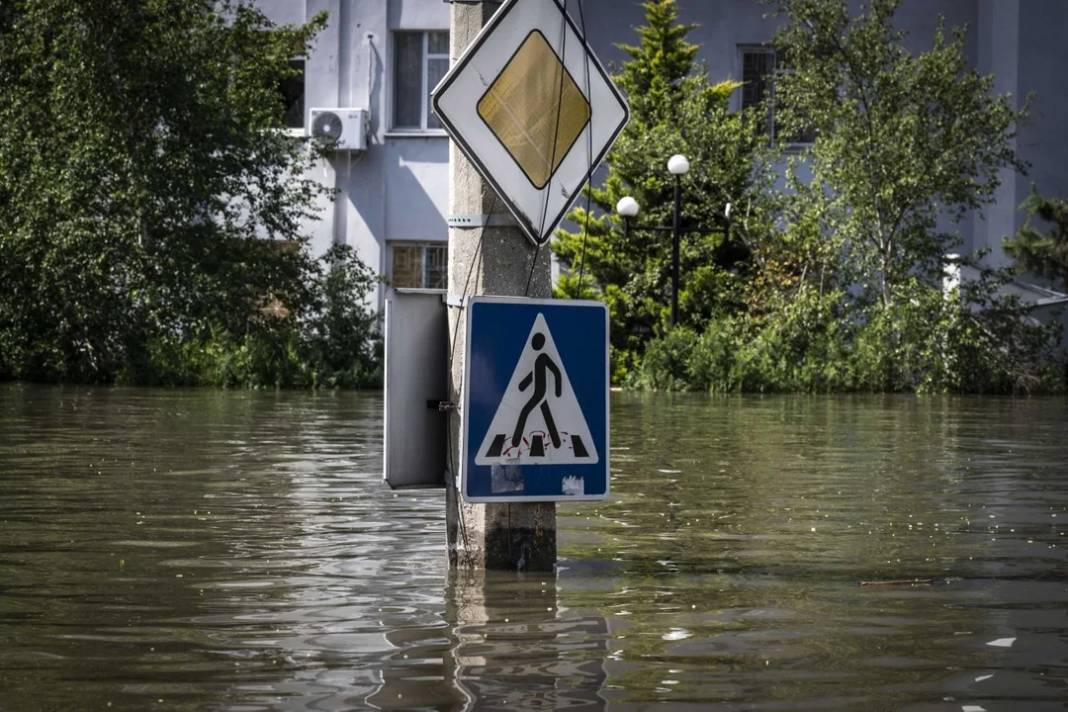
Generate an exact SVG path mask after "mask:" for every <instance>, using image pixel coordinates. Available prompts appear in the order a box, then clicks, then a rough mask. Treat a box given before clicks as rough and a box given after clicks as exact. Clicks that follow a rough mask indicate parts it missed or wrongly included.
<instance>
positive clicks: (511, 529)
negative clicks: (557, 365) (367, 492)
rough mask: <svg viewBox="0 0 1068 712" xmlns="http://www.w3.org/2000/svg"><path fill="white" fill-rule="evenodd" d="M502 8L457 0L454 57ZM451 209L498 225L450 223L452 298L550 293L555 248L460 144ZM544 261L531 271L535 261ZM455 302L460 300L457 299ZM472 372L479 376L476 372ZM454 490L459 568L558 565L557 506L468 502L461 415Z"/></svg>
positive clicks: (455, 327)
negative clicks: (462, 480) (522, 225)
mask: <svg viewBox="0 0 1068 712" xmlns="http://www.w3.org/2000/svg"><path fill="white" fill-rule="evenodd" d="M499 6H500V3H497V2H482V3H477V4H463V3H453V4H452V8H451V12H452V20H451V28H450V29H451V33H450V42H451V47H450V53H451V55H452V59H453V62H455V61H456V59H457V58H458V57H459V56H460V55H461V54H463V51H464V50H465V49H466V48H467V46H468V45H469V44H470V43H471V42H472V41H473V40H474V39H475V36H476V35H477V34H478V31H479V30H480V29H481V28H482V26H483V25H484V24H485V23H486V22H487V21H488V20H489V18H490V17H491V16H492V15H493V13H494V12H495V11H496V10H497V8H498V7H499ZM449 167H450V175H449V213H450V214H451V215H475V216H487V217H488V218H489V220H490V222H491V223H492V225H490V226H487V227H475V228H456V227H453V228H450V229H449V296H450V297H451V298H459V297H461V296H464V295H466V296H467V297H472V296H475V295H479V294H491V295H497V296H524V293H525V292H526V289H527V279H528V277H529V278H530V290H529V293H528V294H526V296H529V297H548V296H550V295H551V292H552V286H551V282H550V274H549V270H550V268H549V247H548V246H545V247H543V248H542V249H541V250H535V248H534V246H533V245H532V244H531V242H530V240H528V239H527V238H526V236H525V235H524V234H523V232H522V231H521V230H520V229H519V227H518V226H516V225H515V224H514V222H513V221H512V220H511V218H510V216H508V217H506V216H507V215H508V211H507V209H506V208H505V206H504V204H503V203H502V202H501V201H500V200H499V199H497V198H496V197H495V196H494V192H493V188H492V187H490V186H489V185H487V184H486V183H485V181H483V180H482V176H481V175H479V173H478V171H477V170H476V169H475V167H474V166H473V165H472V164H471V163H470V162H469V161H468V160H467V159H466V158H465V157H464V155H463V153H462V152H461V151H459V150H458V149H457V147H456V144H455V143H450V149H449ZM532 261H536V264H534V267H533V274H532V273H531V262H532ZM450 301H453V299H450ZM466 316H467V315H466V313H465V312H464V311H463V309H461V308H459V307H456V306H450V307H449V345H450V348H449V354H450V360H449V372H450V384H449V391H450V393H449V399H450V400H451V401H452V402H453V403H462V402H463V398H462V394H461V390H460V389H461V387H462V386H464V385H465V384H464V383H463V378H464V340H465V323H466ZM472 378H478V376H477V375H476V374H473V375H472ZM450 423H451V429H450V433H449V447H450V448H451V453H450V456H449V458H448V462H447V463H446V465H447V470H448V479H449V485H448V487H447V489H446V511H447V518H446V526H447V531H448V543H449V564H450V566H453V567H472V568H486V569H511V570H516V569H526V570H531V571H550V570H552V568H553V566H554V565H555V564H556V505H555V504H554V503H552V502H547V503H541V502H537V503H527V502H521V503H512V504H468V503H465V502H463V500H462V498H461V496H460V493H459V491H458V489H457V487H458V482H457V477H458V476H459V467H460V427H459V426H460V419H459V418H456V417H453V418H450Z"/></svg>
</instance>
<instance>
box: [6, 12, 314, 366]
mask: <svg viewBox="0 0 1068 712" xmlns="http://www.w3.org/2000/svg"><path fill="white" fill-rule="evenodd" d="M324 23H325V16H319V17H316V18H315V19H314V20H313V21H312V22H310V23H309V24H307V25H305V26H301V27H276V26H273V25H272V23H270V22H269V21H268V20H267V19H266V18H265V17H264V16H263V14H262V13H260V12H259V11H258V10H256V9H255V8H254V7H252V6H251V5H250V4H248V3H247V2H243V1H241V0H238V1H237V2H230V1H229V0H225V1H223V2H216V1H215V0H145V1H144V2H126V1H124V0H100V1H99V2H85V3H81V2H79V3H72V2H67V1H66V0H9V1H8V2H5V3H4V4H3V12H2V13H0V96H3V97H4V101H3V102H0V122H2V123H3V125H4V127H5V130H4V132H2V133H0V377H9V378H10V377H14V378H29V379H46V380H76V381H112V380H115V379H118V378H129V379H132V380H150V381H153V380H162V381H165V382H170V381H179V382H186V381H190V380H192V381H202V380H209V381H212V380H226V379H222V378H213V377H210V376H208V375H206V374H207V373H208V371H210V370H211V367H209V366H208V365H206V364H205V360H207V361H211V360H212V359H214V363H215V365H218V363H219V362H221V361H222V360H225V359H226V358H229V356H233V354H229V356H228V355H227V353H226V349H227V348H230V347H233V348H234V349H239V345H240V348H244V349H246V350H248V349H252V350H253V351H255V350H256V349H258V348H259V346H262V345H263V344H276V345H277V344H283V343H286V344H289V346H288V347H287V348H288V349H289V352H290V353H289V356H288V357H287V359H288V363H290V365H292V364H293V363H295V362H299V361H300V358H299V357H298V356H296V355H295V354H296V352H297V351H299V350H300V349H301V348H305V347H306V345H307V344H306V342H307V341H308V340H309V339H308V338H306V337H305V335H304V332H303V331H302V330H301V329H302V324H305V323H310V321H311V320H312V317H313V314H314V311H315V309H316V308H317V305H318V304H321V303H322V302H323V300H324V298H325V297H324V294H323V292H322V290H323V289H324V285H325V284H326V282H325V281H324V280H325V277H323V276H322V270H323V265H320V264H317V262H316V261H315V260H314V259H312V257H311V256H310V254H309V251H308V249H307V238H306V237H305V236H304V235H303V234H302V232H301V226H302V225H303V224H305V222H306V221H307V220H308V219H309V218H310V217H312V215H311V212H310V209H309V206H311V205H313V204H314V202H315V200H316V199H317V198H318V197H319V196H321V195H322V194H323V191H324V189H323V188H321V187H320V186H319V185H317V184H316V183H315V182H313V181H311V180H308V179H304V178H301V177H300V176H302V175H305V171H306V168H307V167H308V166H309V165H310V161H311V160H313V158H314V152H313V151H312V150H309V147H308V146H307V145H305V144H304V143H303V142H302V141H299V140H294V139H293V138H292V137H290V136H288V135H287V134H286V133H285V132H284V131H281V130H280V129H282V128H283V127H282V120H281V119H282V113H283V107H282V98H281V95H280V92H279V89H278V87H279V81H280V79H281V78H283V77H286V76H291V72H292V70H291V69H290V67H289V61H290V59H291V58H292V57H294V56H296V55H300V54H304V53H305V52H306V50H307V47H308V45H309V43H310V41H311V40H312V38H313V36H314V35H315V33H316V32H317V31H318V30H319V29H320V28H321V27H323V25H324ZM272 348H273V347H272ZM272 348H265V349H261V350H262V351H264V352H269V353H274V350H272ZM239 350H240V349H239ZM305 350H306V349H305ZM283 351H284V349H283ZM308 353H310V352H308ZM213 354H214V356H213ZM272 358H273V357H272ZM260 363H261V365H263V364H269V363H280V362H279V361H277V359H276V360H274V361H272V360H271V359H262V360H261V361H260ZM272 368H273V367H269V366H268V367H267V371H268V372H265V373H261V374H260V376H261V378H260V379H259V380H261V381H266V382H276V383H294V382H299V381H302V380H307V378H305V377H301V378H296V376H294V375H293V373H292V372H291V371H292V370H293V369H288V370H287V369H282V370H277V369H275V370H273V371H272V370H271V369H272ZM287 368H288V367H287Z"/></svg>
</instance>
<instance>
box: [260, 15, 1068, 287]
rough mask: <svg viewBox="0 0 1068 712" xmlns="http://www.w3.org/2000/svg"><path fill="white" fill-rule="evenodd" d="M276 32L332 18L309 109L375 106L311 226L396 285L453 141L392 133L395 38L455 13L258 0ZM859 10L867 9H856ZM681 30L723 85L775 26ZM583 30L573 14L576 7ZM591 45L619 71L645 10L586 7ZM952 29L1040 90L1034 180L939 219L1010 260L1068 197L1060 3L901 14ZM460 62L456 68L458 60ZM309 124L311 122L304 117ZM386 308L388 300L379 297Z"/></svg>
mask: <svg viewBox="0 0 1068 712" xmlns="http://www.w3.org/2000/svg"><path fill="white" fill-rule="evenodd" d="M257 2H258V5H259V6H260V7H261V8H262V9H263V10H264V11H265V12H266V13H267V14H268V16H269V17H271V18H272V19H274V20H275V21H277V22H282V23H295V22H303V21H305V20H306V19H307V18H310V17H312V16H313V15H314V14H315V13H316V12H319V11H326V12H328V13H329V18H330V19H329V26H328V27H327V29H326V30H325V31H324V32H323V33H322V34H321V35H320V37H319V38H318V40H317V43H316V46H315V49H314V51H313V52H312V54H311V56H310V57H309V59H308V62H307V69H306V72H307V79H306V98H305V107H306V110H307V109H310V108H312V107H318V106H355V107H361V108H367V109H368V110H369V111H370V116H371V129H372V137H371V143H370V147H369V149H368V150H367V151H366V152H365V153H363V154H356V153H354V154H351V155H346V154H340V155H338V156H335V157H333V158H331V159H329V160H324V161H322V162H321V163H320V165H318V166H316V168H315V170H314V175H315V177H316V178H318V179H320V180H322V181H323V182H324V183H326V184H327V185H330V186H333V187H336V188H338V190H339V194H338V198H337V201H336V202H335V203H334V204H333V205H326V204H324V206H323V208H324V210H323V213H322V219H321V220H320V221H318V222H317V223H315V224H314V225H313V226H312V232H313V234H314V243H313V244H314V247H315V249H316V250H317V251H322V250H325V249H326V248H327V247H328V246H329V245H330V244H331V243H332V242H340V243H344V244H350V245H353V246H354V247H355V248H356V249H357V250H358V251H359V254H360V257H361V258H362V259H363V260H364V261H365V262H367V263H369V264H370V265H372V266H373V267H374V268H375V269H377V270H378V271H379V272H380V273H382V274H389V271H390V265H389V264H388V262H389V260H388V257H389V255H388V250H387V243H388V242H390V241H395V240H417V241H445V240H447V233H448V231H447V227H446V223H445V218H446V213H447V200H448V141H447V139H446V138H445V137H444V134H443V133H442V132H440V131H430V132H425V133H422V134H411V133H401V132H394V131H392V130H391V126H390V121H391V113H392V112H391V107H392V99H393V97H392V96H391V86H392V81H391V77H392V72H393V62H392V56H393V49H394V48H393V34H392V33H394V32H396V31H398V30H447V29H448V26H449V5H448V3H445V2H442V1H441V0H257ZM850 2H852V3H853V4H855V5H856V6H857V7H859V6H860V4H861V2H862V0H850ZM678 6H679V12H680V17H681V20H682V21H683V22H691V23H697V24H698V25H699V27H697V28H696V29H695V30H694V31H693V32H692V33H691V35H690V40H691V41H693V42H696V43H698V44H699V45H701V52H700V55H699V57H700V61H702V62H704V63H705V64H706V65H707V67H708V70H709V74H710V76H711V78H712V79H713V80H715V81H718V80H720V79H725V78H728V77H733V78H738V77H740V76H741V66H740V55H739V51H738V48H739V46H740V45H747V44H748V45H751V44H761V43H769V42H770V41H771V40H772V38H773V36H774V33H775V30H776V28H777V27H778V24H779V22H780V20H779V19H778V18H776V17H774V16H772V14H771V9H770V8H769V7H768V6H766V5H764V4H762V3H761V2H759V0H716V2H708V0H678ZM568 8H569V11H570V12H571V14H572V17H573V18H574V19H575V21H576V23H578V22H580V16H579V12H578V3H577V2H576V0H568ZM582 9H583V15H584V16H585V21H586V25H587V27H588V28H589V30H590V44H591V46H592V47H593V49H594V51H595V52H596V53H597V54H598V56H599V57H600V58H601V59H602V61H603V62H604V63H605V64H606V65H607V66H608V67H609V69H612V68H613V67H618V66H619V64H620V63H621V62H622V61H623V60H624V59H625V58H626V55H625V53H624V52H623V51H622V50H620V49H619V48H618V47H617V44H618V43H633V42H635V41H636V34H635V32H634V28H636V27H637V26H639V25H641V24H642V19H643V14H642V9H641V0H583V5H582ZM940 17H944V18H945V26H946V27H956V26H966V27H967V31H966V37H965V39H966V53H967V56H968V59H969V61H970V63H971V64H972V65H973V66H975V67H976V68H977V69H978V70H979V71H980V72H983V73H993V74H995V76H996V80H995V91H996V92H998V93H1003V92H1011V93H1012V94H1013V95H1014V96H1015V97H1017V98H1018V100H1022V99H1021V97H1024V96H1025V95H1026V94H1027V92H1030V91H1034V92H1036V93H1037V98H1036V100H1035V103H1034V105H1033V112H1032V117H1031V119H1029V120H1028V122H1027V123H1026V124H1025V125H1024V126H1022V127H1021V129H1020V134H1019V139H1018V144H1017V145H1018V149H1019V151H1020V153H1021V156H1022V157H1023V158H1024V159H1025V160H1028V161H1029V162H1030V163H1031V165H1032V167H1031V172H1030V175H1029V176H1027V177H1024V176H1017V175H1015V174H1014V173H1013V172H1011V171H1006V172H1005V173H1004V174H1003V176H1002V186H1001V188H1000V189H999V191H998V195H997V203H996V204H995V205H993V206H989V207H988V208H987V209H986V210H984V211H981V212H979V213H977V214H976V215H973V216H971V217H970V218H969V219H966V220H965V221H964V222H963V223H962V224H959V225H952V224H950V223H948V222H945V221H944V224H943V225H942V228H943V229H947V230H952V231H955V232H957V233H958V234H959V235H960V238H961V241H962V251H964V252H972V251H975V250H979V249H982V248H989V249H990V250H991V251H992V254H991V257H990V260H991V261H992V262H994V263H998V264H1001V263H1004V262H1005V258H1004V255H1003V253H1002V251H1001V242H1002V238H1003V237H1004V236H1005V235H1009V234H1011V233H1012V232H1014V231H1015V229H1016V227H1018V226H1019V225H1020V224H1021V223H1022V221H1023V216H1021V215H1020V214H1019V212H1018V210H1017V206H1018V204H1019V203H1020V201H1022V200H1023V198H1024V197H1026V195H1027V192H1028V191H1029V190H1030V186H1031V182H1032V181H1033V182H1035V183H1036V184H1037V185H1038V188H1039V189H1040V190H1042V191H1044V192H1047V193H1051V194H1055V195H1068V170H1066V169H1065V166H1066V165H1068V142H1066V141H1065V140H1064V138H1063V127H1064V126H1065V125H1068V122H1066V119H1068V92H1065V91H1064V88H1065V82H1064V80H1063V79H1062V77H1063V76H1064V74H1063V72H1062V71H1059V70H1061V69H1062V67H1064V66H1065V64H1066V62H1065V60H1068V44H1066V43H1063V42H1059V41H1058V40H1059V35H1060V34H1061V31H1062V29H1063V28H1064V27H1068V3H1066V2H1064V1H1063V0H1026V2H1020V0H903V2H902V6H901V9H900V11H899V13H898V16H897V21H898V23H899V26H900V27H901V28H902V29H903V30H905V31H907V32H908V33H909V34H908V38H907V40H906V45H907V46H908V47H909V48H910V49H912V50H914V51H920V50H923V49H926V48H928V47H930V46H931V43H932V41H933V37H934V33H935V32H936V31H937V28H938V26H939V18H940ZM454 59H455V58H454ZM305 121H306V124H307V118H306V120H305ZM377 297H378V299H379V300H380V299H381V297H382V294H381V290H380V293H379V294H378V295H377Z"/></svg>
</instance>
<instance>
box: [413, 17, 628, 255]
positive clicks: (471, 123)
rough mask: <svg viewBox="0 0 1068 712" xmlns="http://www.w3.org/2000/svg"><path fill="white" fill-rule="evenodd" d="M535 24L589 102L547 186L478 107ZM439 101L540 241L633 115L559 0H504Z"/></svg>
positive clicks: (456, 133)
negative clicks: (530, 176)
mask: <svg viewBox="0 0 1068 712" xmlns="http://www.w3.org/2000/svg"><path fill="white" fill-rule="evenodd" d="M532 32H540V33H541V35H542V36H543V37H544V38H545V40H546V42H547V44H548V45H549V46H550V47H551V48H552V50H553V52H555V53H556V56H557V58H558V59H559V58H561V57H563V59H562V63H563V65H564V67H565V68H566V70H567V72H568V73H569V74H570V75H571V79H572V81H574V83H575V85H576V86H577V87H578V88H579V90H580V91H581V92H582V94H583V95H584V96H585V98H586V100H587V101H588V102H589V105H590V120H589V122H588V123H587V124H586V126H585V128H583V130H582V132H581V133H580V134H579V136H578V137H577V138H576V139H575V141H574V143H573V144H572V145H571V148H570V150H569V151H568V153H567V155H565V156H564V157H563V160H562V161H561V162H560V164H559V166H558V167H557V169H556V170H555V172H553V174H552V176H551V177H550V178H549V180H548V182H547V183H546V184H545V186H544V187H543V188H541V189H538V188H537V187H536V186H534V185H533V184H532V183H531V181H530V180H529V179H528V178H527V176H526V174H525V173H523V171H522V169H521V168H520V167H519V165H518V164H517V163H516V160H515V159H514V158H512V156H511V154H510V153H509V152H508V150H507V149H506V148H505V147H504V145H503V144H501V142H500V140H499V139H498V138H497V136H496V135H495V134H494V133H493V131H492V130H491V129H490V127H489V126H488V125H487V124H486V122H485V121H483V120H482V117H481V116H479V113H478V103H479V100H480V99H481V98H482V97H483V96H484V95H485V94H486V92H487V90H488V89H489V87H490V86H491V85H492V84H493V82H494V81H495V80H496V78H497V77H498V76H500V74H501V72H502V71H503V70H504V69H505V67H507V66H508V63H509V62H510V61H511V59H512V57H513V56H514V55H515V54H516V52H517V51H518V50H519V48H520V47H521V45H522V44H523V42H524V41H525V40H526V39H527V37H528V36H529V35H530V34H531V33H532ZM587 60H588V65H587ZM587 75H588V81H587ZM433 105H434V112H435V114H437V116H438V118H439V119H440V120H441V122H442V124H443V125H444V127H445V130H446V131H447V132H448V133H449V135H450V136H451V138H452V139H453V141H455V142H456V144H457V146H459V148H460V150H462V151H463V153H464V155H466V156H467V158H468V159H469V160H470V161H471V162H472V163H474V165H475V166H476V167H477V168H478V171H479V172H480V173H481V174H482V176H483V178H485V179H486V180H487V181H488V182H489V183H490V184H491V185H492V186H493V188H494V190H496V191H497V194H498V195H499V196H500V197H501V199H502V200H503V201H504V203H505V204H506V205H507V206H508V209H509V211H510V212H511V213H512V214H513V215H514V216H515V218H516V220H517V221H518V222H519V225H520V227H521V228H522V229H523V231H524V232H525V233H526V234H527V236H528V237H529V238H530V239H531V240H533V241H534V243H535V244H538V245H540V244H543V243H545V242H546V241H547V240H548V239H549V238H550V237H551V236H552V233H553V230H554V229H555V228H556V226H557V224H558V223H559V222H560V220H561V219H563V217H564V215H565V214H566V213H567V211H568V210H569V209H570V207H571V205H572V203H573V202H574V200H575V198H576V197H578V195H579V193H580V192H581V190H582V187H583V185H585V183H586V181H587V180H588V179H589V178H590V176H591V175H592V174H593V172H594V171H595V170H596V169H597V166H598V165H599V164H600V163H601V161H602V160H603V159H604V156H605V154H606V153H608V150H609V149H610V148H611V147H612V144H613V143H614V142H615V140H616V138H618V136H619V134H620V133H621V132H622V131H623V128H624V127H625V126H626V125H627V121H628V120H629V119H630V108H629V107H628V106H627V102H626V100H625V99H624V98H623V95H622V94H621V93H620V92H619V90H618V89H617V88H616V86H615V85H614V84H613V83H612V81H611V79H609V77H608V74H607V72H605V69H604V67H603V66H602V65H601V63H600V62H599V61H598V60H597V57H596V56H594V54H593V52H592V50H591V49H590V48H589V47H588V46H587V45H586V42H585V40H584V38H583V37H582V35H581V34H580V33H579V31H578V28H577V27H575V24H574V23H573V22H572V21H571V18H570V17H569V16H568V14H567V12H566V10H565V9H564V7H563V6H562V5H561V4H560V2H559V0H508V1H507V2H505V4H504V5H502V6H501V7H500V9H498V10H497V12H496V13H494V15H493V17H492V18H490V21H489V22H488V23H487V24H486V26H485V27H483V28H482V31H481V32H479V33H478V36H477V37H475V40H474V41H473V42H472V43H471V45H470V46H469V47H468V48H467V50H466V51H465V52H464V54H463V56H462V57H460V59H459V60H458V61H457V62H456V64H455V65H454V66H453V67H452V68H451V69H450V70H449V72H448V74H446V75H445V77H444V78H443V79H442V80H441V83H439V84H438V86H437V87H436V88H435V89H434V92H433ZM591 132H592V134H591ZM591 139H592V147H593V151H592V153H593V156H592V157H591V156H590V146H591Z"/></svg>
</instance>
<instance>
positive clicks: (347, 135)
mask: <svg viewBox="0 0 1068 712" xmlns="http://www.w3.org/2000/svg"><path fill="white" fill-rule="evenodd" d="M309 133H310V135H311V137H312V138H314V139H316V140H317V141H320V142H322V143H323V145H324V146H326V147H327V148H328V149H330V150H333V151H366V150H367V110H366V109H312V110H311V129H310V132H309Z"/></svg>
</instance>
